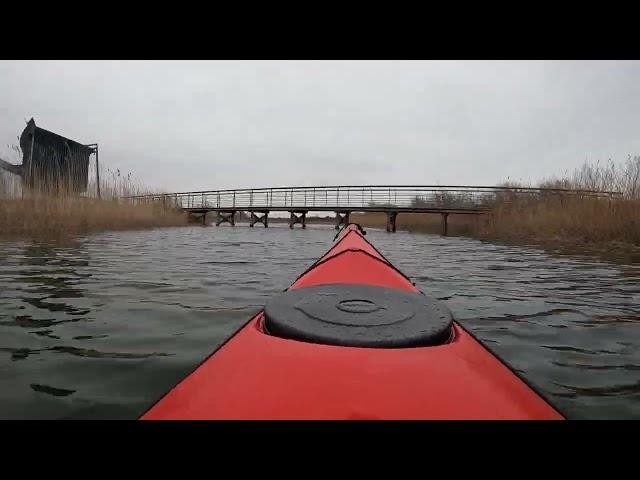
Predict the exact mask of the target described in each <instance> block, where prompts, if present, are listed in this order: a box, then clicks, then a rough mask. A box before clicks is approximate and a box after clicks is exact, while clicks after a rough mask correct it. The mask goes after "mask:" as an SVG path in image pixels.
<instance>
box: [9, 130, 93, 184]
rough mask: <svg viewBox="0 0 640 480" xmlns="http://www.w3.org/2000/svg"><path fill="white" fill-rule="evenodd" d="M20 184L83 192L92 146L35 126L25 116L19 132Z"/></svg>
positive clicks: (86, 180) (87, 176)
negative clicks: (22, 126)
mask: <svg viewBox="0 0 640 480" xmlns="http://www.w3.org/2000/svg"><path fill="white" fill-rule="evenodd" d="M20 148H21V149H22V155H23V157H22V168H21V174H22V179H23V184H24V185H25V186H26V187H27V188H29V189H31V190H36V191H41V192H48V193H61V192H66V193H72V194H79V193H84V192H86V190H87V185H88V179H89V157H90V155H91V154H92V153H93V152H94V151H95V148H94V147H93V146H87V145H82V144H81V143H78V142H74V141H73V140H70V139H68V138H65V137H62V136H60V135H58V134H56V133H53V132H50V131H48V130H45V129H44V128H40V127H37V126H36V122H35V121H34V120H33V118H32V119H31V120H29V122H28V123H27V126H26V127H25V129H24V130H23V132H22V135H20Z"/></svg>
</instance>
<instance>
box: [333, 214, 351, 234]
mask: <svg viewBox="0 0 640 480" xmlns="http://www.w3.org/2000/svg"><path fill="white" fill-rule="evenodd" d="M350 213H351V212H336V230H339V229H340V226H341V225H347V224H348V223H349V214H350Z"/></svg>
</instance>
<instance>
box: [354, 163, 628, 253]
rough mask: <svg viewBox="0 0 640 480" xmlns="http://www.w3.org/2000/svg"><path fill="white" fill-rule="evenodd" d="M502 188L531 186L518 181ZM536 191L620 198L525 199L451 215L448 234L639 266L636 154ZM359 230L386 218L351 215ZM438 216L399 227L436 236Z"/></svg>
mask: <svg viewBox="0 0 640 480" xmlns="http://www.w3.org/2000/svg"><path fill="white" fill-rule="evenodd" d="M501 186H505V187H511V188H514V189H517V188H526V187H534V186H536V185H525V184H522V183H517V182H505V183H503V184H502V185H501ZM537 187H540V188H567V189H582V190H595V191H617V192H621V193H622V196H621V197H620V198H614V199H604V198H592V197H582V198H581V197H564V198H558V197H554V196H544V195H537V196H528V197H527V198H524V197H516V198H515V200H513V201H511V202H504V203H498V204H497V205H496V207H495V208H494V210H493V211H492V213H491V214H485V215H449V220H448V234H449V235H450V236H466V237H471V238H476V239H480V240H485V241H490V242H493V243H503V244H509V245H527V246H536V247H541V248H543V249H545V250H547V251H552V252H555V253H567V254H572V255H575V254H578V255H588V256H597V257H601V258H603V259H606V260H613V261H623V262H626V263H640V156H636V157H633V158H631V157H629V158H628V159H627V161H626V163H625V164H623V165H622V166H618V165H616V164H615V163H614V162H611V161H609V162H608V163H607V164H604V165H602V164H600V163H599V162H598V163H596V164H589V163H585V164H583V165H582V166H581V167H580V168H578V169H576V170H575V171H574V172H573V174H572V175H570V176H569V175H568V176H566V177H565V178H560V179H558V178H551V179H547V180H543V181H542V182H540V183H539V184H538V185H537ZM352 220H353V221H355V222H358V223H360V224H361V225H363V226H368V227H374V228H385V227H386V216H385V215H384V214H377V213H364V214H353V215H352ZM441 222H442V220H441V216H440V215H439V214H426V215H425V214H401V215H398V218H397V228H398V229H400V230H408V231H411V232H424V233H433V234H440V233H441V231H442V223H441Z"/></svg>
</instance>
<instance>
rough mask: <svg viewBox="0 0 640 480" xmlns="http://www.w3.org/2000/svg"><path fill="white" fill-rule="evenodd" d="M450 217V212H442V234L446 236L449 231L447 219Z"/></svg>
mask: <svg viewBox="0 0 640 480" xmlns="http://www.w3.org/2000/svg"><path fill="white" fill-rule="evenodd" d="M448 218H449V214H448V213H443V214H442V235H444V236H446V235H447V231H448V228H447V227H448V225H447V219H448Z"/></svg>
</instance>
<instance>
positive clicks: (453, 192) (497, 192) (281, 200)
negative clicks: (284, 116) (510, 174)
mask: <svg viewBox="0 0 640 480" xmlns="http://www.w3.org/2000/svg"><path fill="white" fill-rule="evenodd" d="M619 195H621V194H620V193H619V192H601V191H592V190H570V189H550V188H511V187H479V186H385V185H374V186H322V187H274V188H252V189H236V190H207V191H197V192H177V193H166V194H154V195H138V196H132V197H127V198H128V199H130V200H133V201H134V202H140V201H154V200H155V201H162V202H165V203H166V202H169V203H171V204H172V205H175V206H176V207H179V208H186V209H208V208H210V209H229V210H252V209H254V210H259V209H273V208H278V209H287V208H290V209H292V210H295V209H306V210H313V209H314V208H319V209H322V210H332V209H336V210H340V209H345V210H348V209H352V210H353V209H358V208H380V209H390V208H399V209H410V208H425V209H428V208H456V209H474V210H477V209H485V208H486V209H490V208H492V207H493V206H494V205H495V204H496V203H497V202H500V203H505V202H511V201H513V200H514V199H516V198H522V197H525V198H532V197H540V196H557V197H566V196H572V197H576V196H577V197H595V198H612V197H616V196H619Z"/></svg>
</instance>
